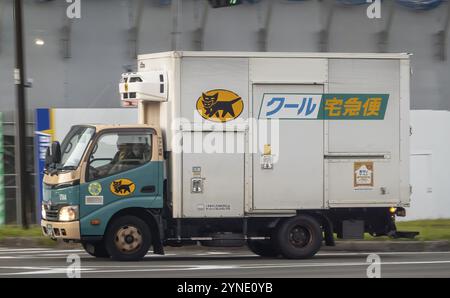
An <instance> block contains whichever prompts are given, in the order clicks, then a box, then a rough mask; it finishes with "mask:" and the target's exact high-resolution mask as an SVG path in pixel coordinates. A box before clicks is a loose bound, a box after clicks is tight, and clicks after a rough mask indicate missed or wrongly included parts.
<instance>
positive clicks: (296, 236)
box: [275, 215, 323, 259]
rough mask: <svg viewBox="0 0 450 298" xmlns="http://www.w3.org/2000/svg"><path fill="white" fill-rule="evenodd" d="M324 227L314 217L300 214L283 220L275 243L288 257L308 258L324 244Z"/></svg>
mask: <svg viewBox="0 0 450 298" xmlns="http://www.w3.org/2000/svg"><path fill="white" fill-rule="evenodd" d="M322 240H323V236H322V229H321V227H320V225H319V223H318V222H317V220H315V219H314V218H313V217H311V216H308V215H299V216H296V217H292V218H289V219H287V220H285V221H283V222H281V223H280V224H279V226H278V228H277V230H276V232H275V243H276V245H277V247H278V249H279V251H280V253H281V254H282V255H283V256H284V257H285V258H288V259H307V258H311V257H312V256H314V255H315V254H316V253H317V252H318V251H319V249H320V247H321V245H322Z"/></svg>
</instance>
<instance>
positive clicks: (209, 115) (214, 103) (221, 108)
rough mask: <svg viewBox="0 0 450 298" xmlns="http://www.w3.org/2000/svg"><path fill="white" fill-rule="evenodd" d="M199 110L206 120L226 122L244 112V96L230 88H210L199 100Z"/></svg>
mask: <svg viewBox="0 0 450 298" xmlns="http://www.w3.org/2000/svg"><path fill="white" fill-rule="evenodd" d="M197 111H198V112H199V113H200V115H201V116H202V117H203V118H205V119H206V120H209V121H214V122H222V123H224V122H228V121H231V120H234V119H236V118H238V117H239V116H240V115H241V114H242V112H243V111H244V101H243V100H242V97H240V96H239V95H237V94H236V93H234V92H232V91H229V90H223V89H215V90H210V91H208V92H204V93H203V94H202V96H200V98H199V99H198V100H197Z"/></svg>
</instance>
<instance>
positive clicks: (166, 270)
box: [0, 247, 450, 278]
mask: <svg viewBox="0 0 450 298" xmlns="http://www.w3.org/2000/svg"><path fill="white" fill-rule="evenodd" d="M166 253H167V254H166V255H165V256H155V255H148V256H147V257H146V258H145V259H144V260H143V261H141V262H132V263H120V262H114V261H111V260H106V259H95V258H93V257H91V256H89V255H88V254H86V253H85V252H84V251H83V250H77V249H74V250H61V249H46V248H2V247H0V277H1V278H5V277H67V273H68V272H69V273H72V274H74V273H76V272H79V273H80V275H81V277H82V278H95V277H170V278H177V277H189V278H205V277H216V278H241V277H242V278H263V277H266V278H267V277H269V278H272V277H319V278H330V277H331V278H332V277H363V278H364V277H367V269H368V267H369V265H370V264H371V263H368V262H367V257H368V255H369V254H370V253H351V252H321V253H319V254H318V255H316V256H315V257H314V258H312V259H310V260H284V259H264V258H260V257H258V256H256V255H253V254H252V253H251V252H249V251H247V250H244V249H238V250H236V249H228V250H226V249H211V250H206V249H203V248H194V249H186V248H178V249H169V250H168V251H167V252H166ZM69 255H78V256H79V257H80V264H81V267H80V268H81V269H80V270H79V271H74V270H71V269H70V268H69V269H68V266H69V265H70V263H68V262H67V257H68V256H69ZM378 255H379V257H380V260H381V266H380V267H379V270H378V269H375V270H376V271H373V272H379V273H380V275H381V277H446V278H449V277H450V252H394V253H386V252H385V253H378ZM71 268H72V269H73V267H71Z"/></svg>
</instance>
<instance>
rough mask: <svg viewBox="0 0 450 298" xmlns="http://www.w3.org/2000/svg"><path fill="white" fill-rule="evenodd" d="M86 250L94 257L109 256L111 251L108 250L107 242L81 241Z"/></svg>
mask: <svg viewBox="0 0 450 298" xmlns="http://www.w3.org/2000/svg"><path fill="white" fill-rule="evenodd" d="M81 245H83V248H84V250H85V251H86V252H87V253H88V254H90V255H91V256H93V257H96V258H109V253H108V252H107V251H106V248H105V244H104V243H103V242H87V241H83V242H81Z"/></svg>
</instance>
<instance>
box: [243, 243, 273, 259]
mask: <svg viewBox="0 0 450 298" xmlns="http://www.w3.org/2000/svg"><path fill="white" fill-rule="evenodd" d="M247 246H248V248H249V249H250V251H251V252H253V253H254V254H257V255H258V256H261V257H265V258H275V257H277V256H278V255H279V253H278V252H277V250H276V249H275V247H274V245H273V244H272V241H270V240H248V242H247Z"/></svg>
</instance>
